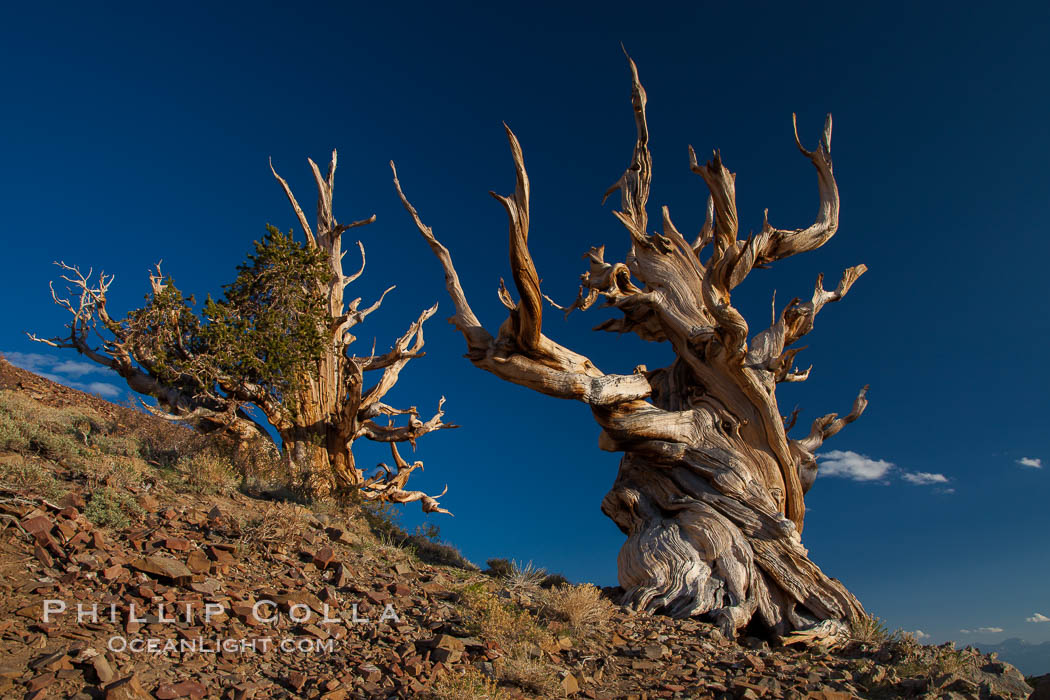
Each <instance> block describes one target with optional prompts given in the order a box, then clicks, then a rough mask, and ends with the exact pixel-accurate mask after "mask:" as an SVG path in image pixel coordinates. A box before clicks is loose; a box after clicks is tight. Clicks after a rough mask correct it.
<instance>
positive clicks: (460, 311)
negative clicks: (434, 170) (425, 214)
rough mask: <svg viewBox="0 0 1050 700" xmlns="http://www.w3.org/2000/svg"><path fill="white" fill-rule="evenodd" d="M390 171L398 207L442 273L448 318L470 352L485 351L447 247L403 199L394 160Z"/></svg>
mask: <svg viewBox="0 0 1050 700" xmlns="http://www.w3.org/2000/svg"><path fill="white" fill-rule="evenodd" d="M390 170H391V171H393V173H394V187H396V188H397V195H398V197H400V198H401V204H403V205H404V207H405V211H407V212H408V213H409V215H410V216H411V217H412V220H413V221H414V222H415V224H416V228H418V229H419V232H420V233H421V234H422V235H423V238H424V239H425V240H426V242H427V243H428V244H429V245H430V248H431V250H433V251H434V255H436V256H437V258H438V260H439V261H440V262H441V266H442V267H443V268H444V270H445V287H446V288H447V289H448V295H449V296H450V297H452V303H453V305H454V306H455V307H456V315H455V316H454V317H453V318H452V321H453V322H454V323H455V324H456V328H458V329H459V331H460V332H461V333H462V334H463V337H464V338H466V340H467V346H468V347H469V348H470V350H471V351H475V352H477V351H480V352H484V351H486V350H487V349H488V347H489V345H490V344H491V343H492V336H491V335H489V333H488V332H487V331H486V330H485V329H484V328H482V326H481V322H480V321H479V320H478V317H477V316H475V315H474V312H473V311H472V310H471V308H470V304H469V303H468V302H467V295H466V294H464V292H463V286H462V285H461V284H460V282H459V275H458V274H457V273H456V268H455V267H454V266H453V265H452V255H451V254H449V252H448V248H446V247H445V246H443V245H441V243H440V242H439V241H438V239H437V238H435V237H434V232H433V230H432V229H431V228H430V227H429V226H427V225H426V224H424V223H423V221H422V219H420V218H419V213H418V212H417V211H416V208H415V207H413V206H412V204H411V203H410V202H409V201H408V198H407V197H405V193H404V192H403V191H402V190H401V183H400V181H398V179H397V168H396V167H395V166H394V161H390Z"/></svg>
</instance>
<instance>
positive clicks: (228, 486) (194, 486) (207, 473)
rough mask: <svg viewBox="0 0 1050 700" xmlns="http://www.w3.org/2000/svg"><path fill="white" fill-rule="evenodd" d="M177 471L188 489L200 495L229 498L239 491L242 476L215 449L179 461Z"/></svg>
mask: <svg viewBox="0 0 1050 700" xmlns="http://www.w3.org/2000/svg"><path fill="white" fill-rule="evenodd" d="M177 469H178V470H179V472H181V474H182V481H183V483H184V484H185V485H186V488H187V489H188V490H190V491H192V492H193V493H198V494H221V495H224V496H228V495H230V494H231V493H233V492H235V491H236V490H237V486H238V484H239V483H240V476H239V475H238V474H237V471H236V470H235V469H234V467H233V464H231V463H230V460H229V459H228V458H227V457H225V456H224V455H221V454H219V452H218V451H217V450H215V449H204V450H201V451H200V452H197V453H196V454H192V455H190V456H188V457H183V458H182V459H180V460H179V462H178V465H177Z"/></svg>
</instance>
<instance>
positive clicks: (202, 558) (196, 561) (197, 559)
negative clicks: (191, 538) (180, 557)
mask: <svg viewBox="0 0 1050 700" xmlns="http://www.w3.org/2000/svg"><path fill="white" fill-rule="evenodd" d="M186 566H187V567H188V568H189V570H190V571H192V572H193V573H195V574H206V573H208V571H210V570H211V559H209V558H208V555H207V554H205V553H204V552H202V551H200V550H199V549H195V550H194V551H192V552H190V555H189V556H188V557H186Z"/></svg>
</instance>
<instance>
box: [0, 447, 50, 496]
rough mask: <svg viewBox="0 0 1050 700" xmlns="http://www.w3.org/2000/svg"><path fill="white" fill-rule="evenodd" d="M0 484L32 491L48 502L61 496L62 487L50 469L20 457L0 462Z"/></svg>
mask: <svg viewBox="0 0 1050 700" xmlns="http://www.w3.org/2000/svg"><path fill="white" fill-rule="evenodd" d="M0 482H2V483H3V484H4V485H5V486H14V487H15V488H18V489H24V490H26V491H32V492H33V493H36V494H39V495H41V496H43V497H44V498H46V499H49V500H57V499H58V498H59V497H60V496H61V495H62V487H61V485H60V484H59V482H58V480H57V479H55V477H54V475H53V474H52V473H51V470H50V469H47V468H45V467H44V466H43V465H41V464H40V463H38V462H35V461H31V460H29V459H22V458H21V457H19V458H17V459H8V460H4V461H2V462H0Z"/></svg>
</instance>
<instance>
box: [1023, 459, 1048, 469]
mask: <svg viewBox="0 0 1050 700" xmlns="http://www.w3.org/2000/svg"><path fill="white" fill-rule="evenodd" d="M1017 463H1018V464H1020V465H1021V466H1022V467H1032V468H1033V469H1042V468H1043V460H1042V459H1040V458H1039V457H1022V458H1021V459H1019V460H1017Z"/></svg>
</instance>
